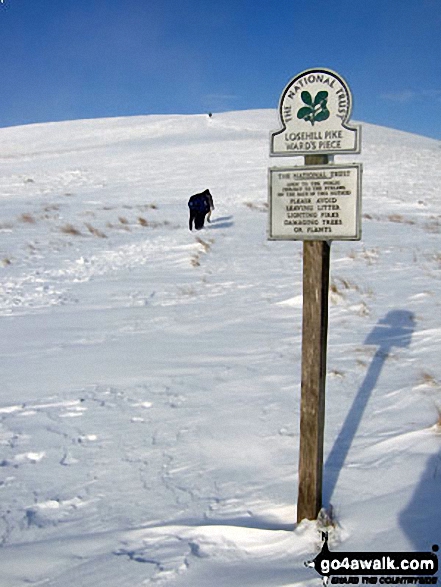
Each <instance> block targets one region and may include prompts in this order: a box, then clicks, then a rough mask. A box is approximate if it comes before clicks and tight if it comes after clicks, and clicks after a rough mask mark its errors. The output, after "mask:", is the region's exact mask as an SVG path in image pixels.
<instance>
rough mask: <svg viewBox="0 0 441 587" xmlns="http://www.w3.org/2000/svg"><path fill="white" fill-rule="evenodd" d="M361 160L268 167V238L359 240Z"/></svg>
mask: <svg viewBox="0 0 441 587" xmlns="http://www.w3.org/2000/svg"><path fill="white" fill-rule="evenodd" d="M361 173H362V166H361V164H360V163H352V164H349V165H323V166H322V165H313V166H312V165H310V166H307V167H306V166H305V167H300V166H298V167H289V168H285V167H275V168H270V169H269V182H268V185H269V230H268V239H269V240H301V241H303V240H325V241H331V240H360V238H361Z"/></svg>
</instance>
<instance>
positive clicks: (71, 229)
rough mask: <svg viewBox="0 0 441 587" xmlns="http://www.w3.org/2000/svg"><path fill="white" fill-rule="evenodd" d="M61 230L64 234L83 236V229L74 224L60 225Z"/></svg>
mask: <svg viewBox="0 0 441 587" xmlns="http://www.w3.org/2000/svg"><path fill="white" fill-rule="evenodd" d="M60 231H61V232H62V233H63V234H70V235H72V236H81V231H79V230H78V229H77V228H75V226H73V225H72V224H65V225H64V226H61V227H60Z"/></svg>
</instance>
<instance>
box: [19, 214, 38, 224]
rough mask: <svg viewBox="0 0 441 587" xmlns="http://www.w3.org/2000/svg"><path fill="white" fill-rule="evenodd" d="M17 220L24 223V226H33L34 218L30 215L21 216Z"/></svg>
mask: <svg viewBox="0 0 441 587" xmlns="http://www.w3.org/2000/svg"><path fill="white" fill-rule="evenodd" d="M19 220H20V222H24V223H26V224H35V218H34V217H33V216H32V214H27V213H25V214H22V215H21V216H20V218H19Z"/></svg>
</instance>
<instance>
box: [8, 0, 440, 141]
mask: <svg viewBox="0 0 441 587" xmlns="http://www.w3.org/2000/svg"><path fill="white" fill-rule="evenodd" d="M0 51H1V53H0V54H1V58H0V127H4V126H12V125H19V124H28V123H34V122H47V121H57V120H71V119H77V118H100V117H108V116H131V115H139V114H197V113H204V112H208V111H212V112H219V111H226V110H243V109H254V108H276V107H277V105H278V101H279V97H280V95H281V93H282V91H283V88H284V87H285V85H286V84H287V83H288V82H289V80H290V79H291V78H293V77H294V76H295V75H296V74H297V73H300V72H301V71H303V70H305V69H309V68H313V67H326V68H330V69H333V70H334V71H336V72H337V73H339V74H340V75H341V76H342V77H344V78H345V79H346V81H347V82H348V84H349V86H350V88H351V90H352V94H353V97H354V108H353V115H352V118H353V119H355V120H360V121H365V122H370V123H373V124H380V125H383V126H389V127H392V128H397V129H401V130H405V131H409V132H414V133H418V134H423V135H426V136H430V137H434V138H437V139H441V0H327V1H325V0H309V1H308V2H307V1H305V0H218V1H215V0H119V1H118V0H3V2H2V3H1V4H0Z"/></svg>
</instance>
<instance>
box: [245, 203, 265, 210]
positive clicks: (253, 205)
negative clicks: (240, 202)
mask: <svg viewBox="0 0 441 587" xmlns="http://www.w3.org/2000/svg"><path fill="white" fill-rule="evenodd" d="M244 205H245V206H246V207H247V208H249V209H250V210H257V211H258V212H267V210H268V202H244Z"/></svg>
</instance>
